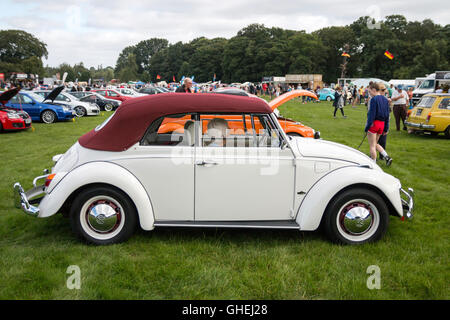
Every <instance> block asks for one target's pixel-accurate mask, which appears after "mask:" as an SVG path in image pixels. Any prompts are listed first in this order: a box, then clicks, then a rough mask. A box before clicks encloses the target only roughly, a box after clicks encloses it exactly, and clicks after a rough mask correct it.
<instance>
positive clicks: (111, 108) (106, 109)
mask: <svg viewBox="0 0 450 320" xmlns="http://www.w3.org/2000/svg"><path fill="white" fill-rule="evenodd" d="M113 109H114V106H113V105H112V104H111V103H107V104H105V111H112V110H113Z"/></svg>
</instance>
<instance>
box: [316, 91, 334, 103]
mask: <svg viewBox="0 0 450 320" xmlns="http://www.w3.org/2000/svg"><path fill="white" fill-rule="evenodd" d="M318 93H319V100H321V101H324V100H327V101H332V100H334V93H335V91H334V90H333V89H330V88H323V89H320V90H319V92H318Z"/></svg>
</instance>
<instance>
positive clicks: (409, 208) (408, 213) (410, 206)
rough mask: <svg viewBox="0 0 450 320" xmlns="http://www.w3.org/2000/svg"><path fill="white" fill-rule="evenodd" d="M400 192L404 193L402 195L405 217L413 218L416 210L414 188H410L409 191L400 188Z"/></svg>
mask: <svg viewBox="0 0 450 320" xmlns="http://www.w3.org/2000/svg"><path fill="white" fill-rule="evenodd" d="M400 192H401V193H400V195H402V194H403V196H404V197H401V199H402V206H403V218H404V217H406V218H407V219H411V218H412V217H413V210H414V190H413V189H412V188H408V191H406V190H404V189H400ZM404 198H406V199H404Z"/></svg>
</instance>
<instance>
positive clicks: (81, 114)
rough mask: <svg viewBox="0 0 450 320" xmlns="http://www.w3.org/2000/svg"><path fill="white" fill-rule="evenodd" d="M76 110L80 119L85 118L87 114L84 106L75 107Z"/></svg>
mask: <svg viewBox="0 0 450 320" xmlns="http://www.w3.org/2000/svg"><path fill="white" fill-rule="evenodd" d="M74 110H75V114H76V116H77V117H78V118H80V117H84V116H85V115H86V113H87V111H86V109H85V108H83V107H82V106H78V107H75V109H74Z"/></svg>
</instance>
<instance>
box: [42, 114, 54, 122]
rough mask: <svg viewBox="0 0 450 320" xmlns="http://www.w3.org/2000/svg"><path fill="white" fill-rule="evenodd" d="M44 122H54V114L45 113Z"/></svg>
mask: <svg viewBox="0 0 450 320" xmlns="http://www.w3.org/2000/svg"><path fill="white" fill-rule="evenodd" d="M43 119H44V122H47V123H50V122H53V119H54V118H53V114H52V113H51V112H45V113H44V116H43Z"/></svg>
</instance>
